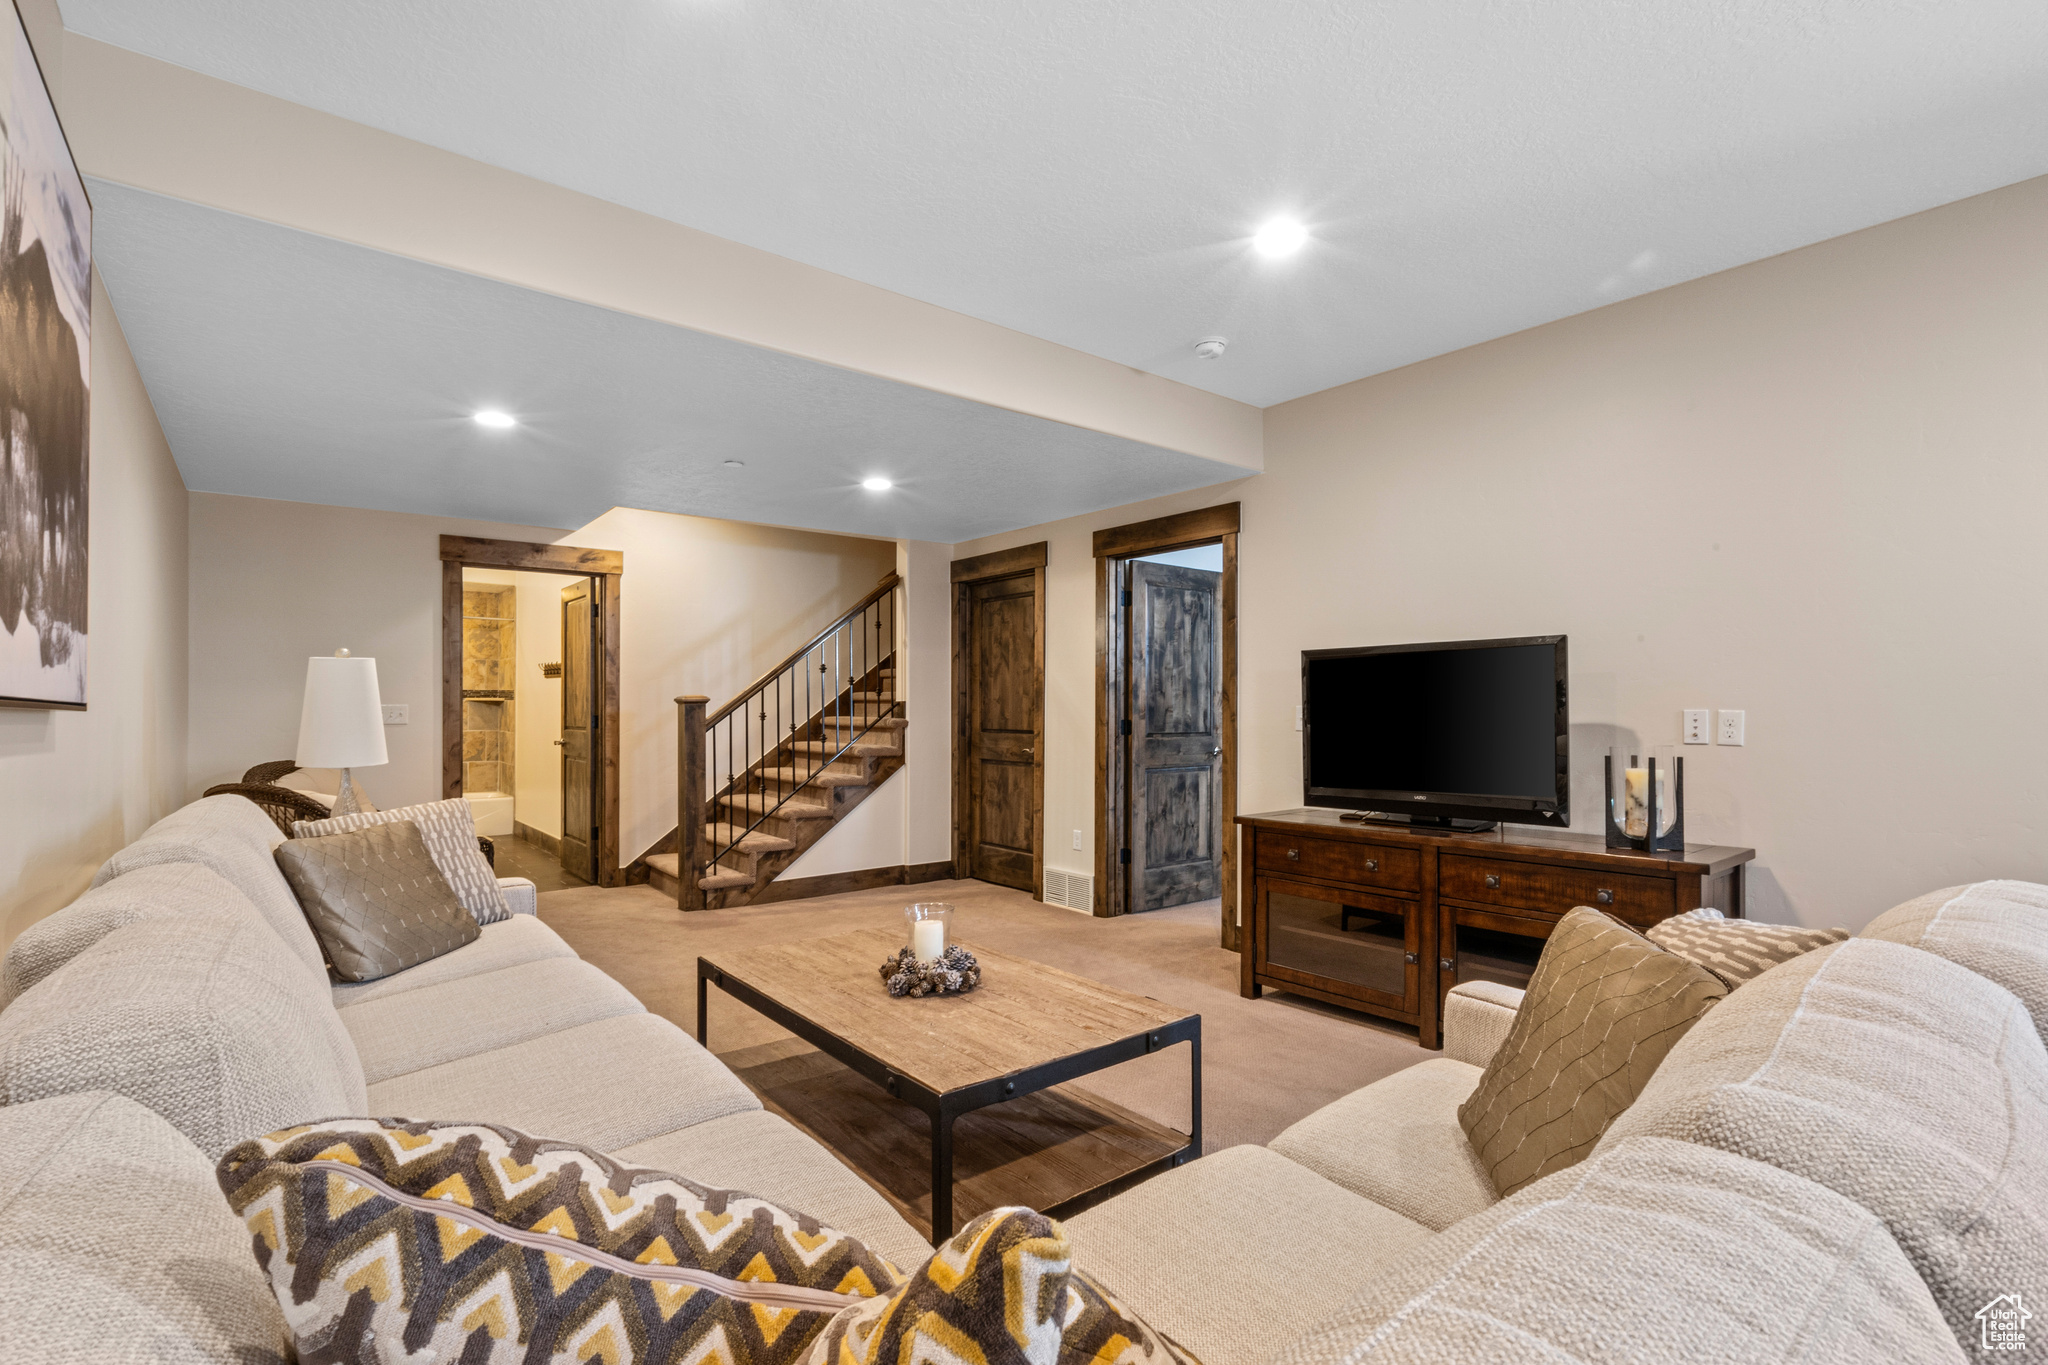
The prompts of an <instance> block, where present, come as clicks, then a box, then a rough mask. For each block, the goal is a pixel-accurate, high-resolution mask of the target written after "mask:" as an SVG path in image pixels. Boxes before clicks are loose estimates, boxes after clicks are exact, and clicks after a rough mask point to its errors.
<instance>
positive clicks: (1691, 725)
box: [1685, 707, 1713, 744]
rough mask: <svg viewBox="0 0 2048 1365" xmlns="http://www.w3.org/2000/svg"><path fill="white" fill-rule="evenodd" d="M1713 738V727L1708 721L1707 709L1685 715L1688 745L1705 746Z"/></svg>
mask: <svg viewBox="0 0 2048 1365" xmlns="http://www.w3.org/2000/svg"><path fill="white" fill-rule="evenodd" d="M1712 738H1713V726H1712V725H1710V724H1709V723H1708V721H1707V712H1706V709H1705V708H1704V707H1703V708H1701V709H1700V710H1697V711H1687V712H1686V713H1685V742H1686V743H1687V744H1705V743H1707V742H1708V741H1710V740H1711V739H1712Z"/></svg>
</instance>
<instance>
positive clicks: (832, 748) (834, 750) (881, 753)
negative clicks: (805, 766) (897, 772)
mask: <svg viewBox="0 0 2048 1365" xmlns="http://www.w3.org/2000/svg"><path fill="white" fill-rule="evenodd" d="M789 747H790V748H792V749H795V750H796V751H797V752H798V753H803V754H815V755H816V756H818V757H819V758H823V757H825V756H826V755H828V754H839V753H840V749H841V745H840V744H839V743H837V742H834V741H829V740H822V739H807V740H804V741H803V742H802V743H800V744H792V745H790V746H789ZM844 747H845V753H844V754H843V755H841V756H842V757H845V758H896V757H898V756H899V755H901V754H902V752H903V746H902V745H901V744H887V743H884V742H883V741H881V740H877V739H857V740H855V741H854V742H853V743H852V744H850V745H846V746H844Z"/></svg>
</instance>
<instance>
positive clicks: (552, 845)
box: [512, 820, 562, 858]
mask: <svg viewBox="0 0 2048 1365" xmlns="http://www.w3.org/2000/svg"><path fill="white" fill-rule="evenodd" d="M512 837H513V838H515V839H518V840H521V841H522V842H524V843H529V844H532V845H533V846H534V847H535V848H537V849H539V850H540V851H541V852H543V853H547V854H552V855H553V856H555V857H557V858H559V857H561V856H562V841H561V840H560V839H557V838H556V837H555V836H554V835H552V834H542V833H541V832H540V831H539V830H537V829H535V828H534V827H533V826H532V825H523V824H521V823H520V822H519V821H517V820H514V821H513V822H512Z"/></svg>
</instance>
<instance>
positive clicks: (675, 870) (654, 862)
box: [647, 853, 683, 877]
mask: <svg viewBox="0 0 2048 1365" xmlns="http://www.w3.org/2000/svg"><path fill="white" fill-rule="evenodd" d="M647 865H648V866H649V867H651V868H653V869H654V870H655V871H656V872H660V873H663V874H665V875H666V876H669V877H680V876H681V875H682V869H683V860H682V858H681V857H679V856H678V855H676V854H674V853H650V854H648V855H647Z"/></svg>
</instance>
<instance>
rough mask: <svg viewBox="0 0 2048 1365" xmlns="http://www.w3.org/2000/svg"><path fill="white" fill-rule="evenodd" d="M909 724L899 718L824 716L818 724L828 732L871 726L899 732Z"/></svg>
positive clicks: (863, 728)
mask: <svg viewBox="0 0 2048 1365" xmlns="http://www.w3.org/2000/svg"><path fill="white" fill-rule="evenodd" d="M909 723H910V722H909V721H907V720H905V719H904V718H903V717H901V716H884V717H882V718H881V719H880V720H870V719H868V718H867V717H865V716H826V717H825V718H824V719H823V720H821V721H820V722H819V724H821V725H823V726H824V727H825V728H826V729H828V730H865V729H867V728H869V727H870V726H872V727H873V728H874V729H877V730H901V729H902V728H903V727H904V726H906V725H908V724H909Z"/></svg>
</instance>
